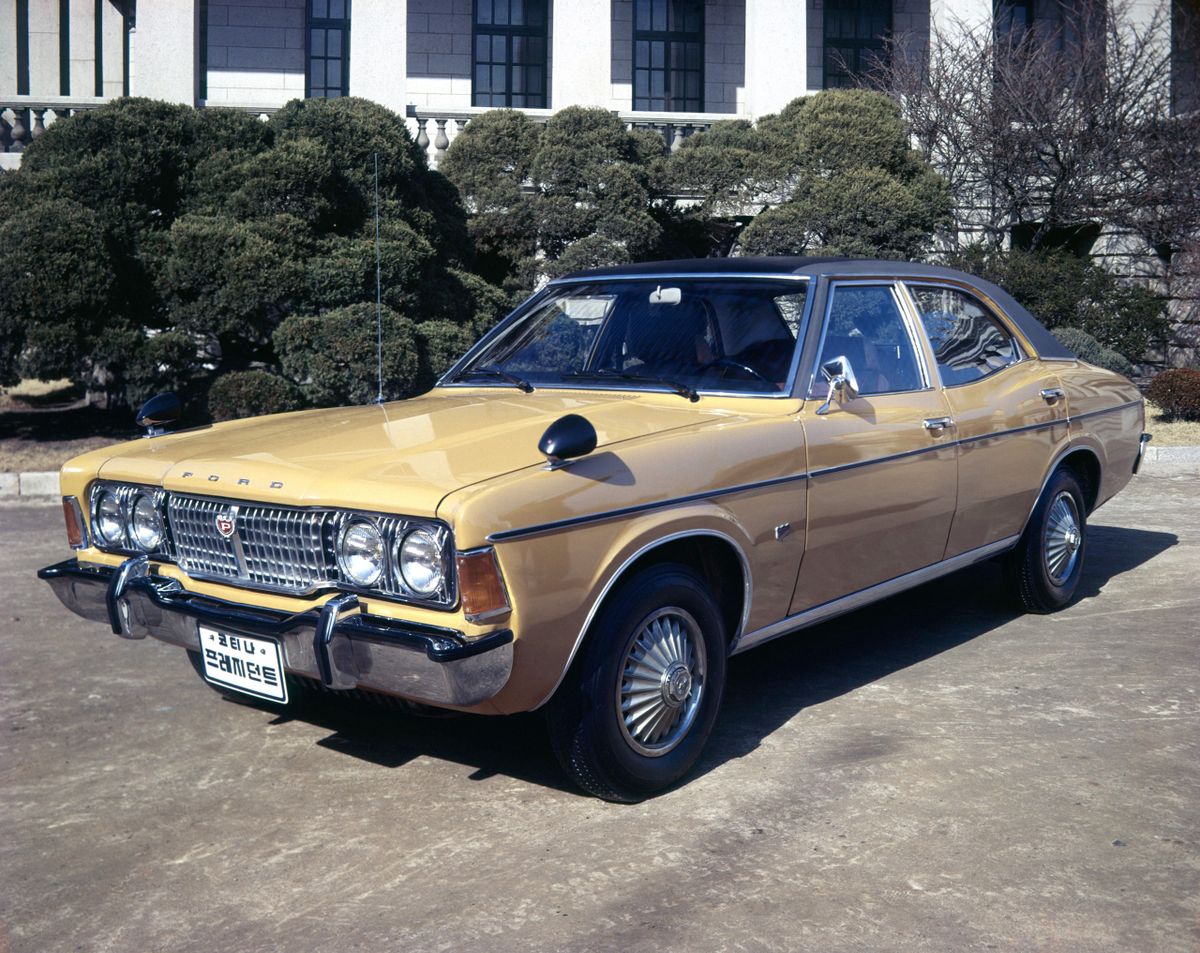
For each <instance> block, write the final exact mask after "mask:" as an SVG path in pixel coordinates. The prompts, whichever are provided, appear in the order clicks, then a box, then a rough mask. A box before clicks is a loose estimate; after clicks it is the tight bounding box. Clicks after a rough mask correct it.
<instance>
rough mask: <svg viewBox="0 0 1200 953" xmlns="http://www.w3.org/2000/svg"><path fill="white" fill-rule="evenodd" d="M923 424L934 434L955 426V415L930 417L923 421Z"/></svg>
mask: <svg viewBox="0 0 1200 953" xmlns="http://www.w3.org/2000/svg"><path fill="white" fill-rule="evenodd" d="M921 426H923V427H924V428H925V429H926V430H928V431H929V432H930V433H931V434H933V435H934V436H937V435H938V434H940V433H941V432H942V431H943V430H948V429H949V428H950V427H953V426H954V418H953V417H928V418H926V419H925V420H924V421H922V423H921Z"/></svg>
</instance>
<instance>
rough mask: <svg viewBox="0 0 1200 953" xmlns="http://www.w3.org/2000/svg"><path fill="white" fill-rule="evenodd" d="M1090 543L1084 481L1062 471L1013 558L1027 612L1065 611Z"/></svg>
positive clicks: (1017, 586)
mask: <svg viewBox="0 0 1200 953" xmlns="http://www.w3.org/2000/svg"><path fill="white" fill-rule="evenodd" d="M1086 544H1087V508H1086V506H1085V504H1084V499H1083V490H1082V489H1081V488H1080V486H1079V480H1078V479H1076V477H1075V475H1074V474H1073V473H1071V471H1070V470H1059V471H1057V472H1056V473H1055V474H1054V476H1053V477H1051V479H1050V482H1049V483H1048V484H1047V485H1046V490H1045V492H1044V493H1043V494H1042V498H1041V499H1040V500H1039V501H1038V505H1037V507H1036V508H1035V509H1034V511H1033V516H1032V517H1030V520H1029V525H1028V526H1027V527H1025V532H1024V534H1022V536H1021V541H1020V542H1019V543H1017V548H1016V549H1014V550H1013V552H1012V553H1011V554H1010V556H1009V566H1008V568H1009V574H1010V578H1011V579H1012V581H1013V584H1014V586H1015V589H1016V593H1017V598H1018V599H1019V600H1020V602H1021V605H1022V606H1023V607H1024V608H1025V610H1026V611H1027V612H1038V613H1047V612H1054V611H1055V610H1057V609H1061V608H1062V607H1063V606H1065V605H1066V604H1067V603H1068V602H1070V601H1071V599H1072V598H1073V597H1074V595H1075V589H1076V587H1078V585H1079V576H1080V573H1081V572H1082V569H1083V556H1084V550H1085V548H1086Z"/></svg>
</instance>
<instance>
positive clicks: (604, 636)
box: [547, 565, 726, 802]
mask: <svg viewBox="0 0 1200 953" xmlns="http://www.w3.org/2000/svg"><path fill="white" fill-rule="evenodd" d="M725 658H726V641H725V635H724V627H723V624H722V621H721V613H720V610H719V608H718V607H717V604H716V602H715V601H714V600H713V598H712V596H711V595H709V593H708V591H707V589H706V587H705V584H704V581H703V580H702V579H701V578H700V577H699V576H698V575H696V573H694V572H693V571H692V570H690V569H688V568H687V567H684V566H678V565H663V566H655V567H652V568H650V569H647V570H645V571H644V572H641V573H638V574H637V575H636V576H635V577H633V578H632V579H631V580H629V581H628V582H627V583H625V584H624V585H622V586H621V588H620V589H619V590H618V591H617V592H616V594H615V595H614V596H613V597H612V598H611V599H610V600H609V602H608V603H607V604H606V605H605V606H604V607H603V608H602V609H601V611H600V613H599V614H598V615H597V617H596V620H595V622H594V623H593V626H592V629H591V631H590V632H589V634H588V639H587V642H586V644H585V647H584V652H583V656H582V658H581V659H580V660H579V661H578V662H577V663H576V664H575V665H574V666H572V670H571V672H570V673H568V676H567V678H566V679H565V680H564V682H563V685H562V686H561V687H560V689H559V691H558V692H557V693H556V694H555V697H554V698H553V699H552V700H551V702H550V704H549V706H547V718H548V722H549V726H550V736H551V741H552V743H553V745H554V751H555V754H556V755H557V756H558V759H559V761H560V762H561V763H562V766H563V768H564V769H565V770H566V772H567V774H569V775H570V776H571V778H572V779H573V780H574V781H575V782H576V783H577V784H578V785H579V786H580V787H582V788H584V789H585V790H587V791H589V792H591V793H592V794H595V795H596V796H597V797H601V798H604V799H605V800H609V801H623V802H633V801H638V800H641V799H642V798H644V797H646V796H647V795H650V794H653V793H655V792H656V791H660V790H662V789H663V788H666V787H668V786H669V785H671V784H673V783H675V782H676V781H678V780H679V779H680V778H682V777H683V776H684V775H685V774H686V773H687V772H688V771H690V770H691V769H692V767H693V766H694V765H695V763H696V761H697V760H698V759H699V757H700V754H701V752H702V751H703V750H704V745H705V742H706V741H707V740H708V736H709V734H710V733H711V732H712V726H713V723H714V722H715V721H716V717H717V710H718V709H719V708H720V705H721V695H722V693H723V691H724V687H725Z"/></svg>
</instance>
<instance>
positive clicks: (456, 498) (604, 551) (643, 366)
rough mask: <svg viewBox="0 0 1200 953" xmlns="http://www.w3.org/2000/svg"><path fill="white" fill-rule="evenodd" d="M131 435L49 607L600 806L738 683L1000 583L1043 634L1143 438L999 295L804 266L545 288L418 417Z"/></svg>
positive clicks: (370, 413) (656, 783)
mask: <svg viewBox="0 0 1200 953" xmlns="http://www.w3.org/2000/svg"><path fill="white" fill-rule="evenodd" d="M140 416H141V422H142V423H143V424H145V425H146V426H148V427H149V428H150V432H151V439H143V440H139V441H135V442H132V443H128V444H123V445H119V446H117V447H110V448H107V449H104V450H100V451H95V452H93V453H89V454H85V455H83V456H81V457H77V458H76V459H74V460H72V461H71V462H69V463H68V464H67V465H66V466H65V467H64V468H63V472H62V492H63V504H64V512H65V514H66V520H67V530H68V536H69V538H70V541H71V545H72V546H73V547H74V548H75V549H76V550H77V553H76V557H75V558H74V559H71V560H68V561H66V562H63V563H60V564H58V565H55V566H50V567H47V568H46V569H44V570H42V572H41V575H42V577H43V578H45V579H47V580H48V581H49V582H50V584H51V585H52V586H53V587H54V589H55V592H56V593H57V594H58V595H59V597H60V598H61V599H62V601H63V602H64V603H65V604H66V605H67V606H69V607H70V608H72V609H73V610H74V611H76V612H78V613H79V614H80V615H83V616H84V617H86V618H89V619H93V620H96V621H99V622H106V623H108V624H109V625H110V626H111V627H112V629H113V631H114V632H116V633H117V634H119V635H121V636H123V637H126V638H142V637H145V636H146V635H152V636H154V637H156V638H159V639H163V640H165V641H168V642H171V643H174V644H176V645H179V646H181V647H183V648H185V649H187V650H188V653H189V654H190V656H191V658H192V661H193V664H194V665H195V666H196V669H197V671H198V672H199V673H200V674H201V675H202V676H203V677H204V678H205V679H206V680H207V681H208V682H210V683H211V684H212V685H213V686H214V687H215V688H217V689H218V690H220V691H222V692H225V693H229V694H233V695H237V696H239V697H246V696H249V697H253V698H257V699H259V700H261V701H263V702H265V703H269V704H285V703H286V702H287V700H288V698H289V689H290V690H291V691H292V692H293V693H294V692H295V691H296V690H297V689H298V688H301V687H305V686H308V687H313V686H317V685H320V686H322V687H324V688H326V689H329V690H335V691H338V690H348V689H363V690H367V691H372V692H379V693H383V694H388V695H393V696H397V697H400V698H403V699H407V700H409V701H412V702H418V703H422V704H425V705H434V706H439V707H443V708H452V709H458V710H464V711H473V712H480V713H490V714H506V713H512V712H520V711H531V710H535V709H541V710H543V711H544V712H545V713H546V715H547V720H548V723H549V726H550V733H551V737H552V740H553V744H554V747H555V750H556V752H557V754H558V755H559V758H560V760H561V761H562V764H563V766H564V768H565V769H566V771H567V772H568V773H569V774H570V775H571V776H572V777H573V778H574V779H575V780H576V781H577V782H578V783H579V784H580V785H581V786H582V787H584V788H586V789H587V790H589V791H591V792H593V793H594V794H597V795H599V796H601V797H604V798H608V799H612V800H636V799H638V798H641V797H644V796H646V795H648V794H651V793H653V792H655V791H658V790H661V789H662V788H664V787H666V786H668V785H670V784H673V783H675V782H676V781H678V780H679V779H680V778H682V777H683V776H684V775H685V774H686V773H687V772H688V771H689V770H690V769H691V767H692V766H693V765H694V764H695V763H696V760H697V759H698V758H699V756H700V753H701V750H702V749H703V747H704V744H705V742H706V740H707V738H708V736H709V734H710V732H711V729H712V726H713V723H714V721H715V719H716V717H717V712H718V709H719V707H720V703H721V695H722V690H723V687H724V679H725V668H726V660H727V659H728V657H729V656H731V655H733V654H735V653H737V652H741V651H744V650H746V649H749V648H752V647H754V646H755V645H759V644H761V643H763V642H765V641H767V640H769V639H773V638H775V637H777V636H781V635H784V634H786V633H789V632H793V631H796V630H797V629H800V628H803V627H804V626H807V625H811V624H813V623H816V622H820V621H822V620H825V619H829V618H831V617H833V616H836V615H838V614H840V613H843V612H848V611H850V610H853V609H855V608H858V607H859V606H862V605H865V604H867V603H869V602H872V601H875V600H877V599H882V598H885V597H887V596H889V595H892V594H894V593H896V592H899V591H901V590H903V589H906V588H909V587H911V586H915V585H919V584H921V583H924V582H927V581H929V580H930V579H934V578H937V577H939V576H943V575H945V574H947V573H951V572H954V571H955V570H958V569H961V568H963V567H965V566H968V565H971V564H972V563H975V562H978V561H980V560H983V559H989V558H992V557H1000V558H1003V559H1004V560H1005V561H1006V563H1007V565H1008V567H1009V569H1010V571H1011V572H1010V575H1011V579H1012V586H1013V591H1014V594H1015V596H1016V597H1017V598H1018V599H1019V600H1020V601H1021V603H1022V604H1023V605H1024V606H1025V607H1026V608H1027V609H1028V610H1030V611H1034V612H1049V611H1053V610H1055V609H1057V608H1060V607H1061V606H1063V605H1066V604H1067V603H1068V602H1069V601H1070V600H1071V598H1072V596H1073V594H1074V592H1075V589H1076V586H1077V584H1078V581H1079V577H1080V573H1081V571H1082V566H1083V560H1084V555H1085V551H1086V542H1087V517H1088V514H1090V513H1091V512H1092V511H1093V510H1095V509H1096V507H1098V506H1100V505H1101V504H1102V503H1104V502H1105V501H1106V500H1108V499H1109V498H1110V497H1111V496H1112V495H1113V494H1114V493H1116V492H1117V491H1118V490H1120V489H1121V488H1122V487H1123V486H1124V485H1125V484H1126V483H1127V482H1128V481H1129V479H1130V477H1131V475H1132V474H1133V473H1134V472H1136V470H1137V466H1138V463H1139V461H1140V458H1141V451H1142V447H1143V446H1144V442H1145V440H1147V439H1148V436H1147V435H1144V434H1143V433H1142V426H1143V420H1144V417H1143V406H1142V400H1141V397H1140V396H1139V394H1138V391H1137V390H1136V388H1135V387H1134V386H1133V385H1132V384H1131V383H1130V382H1129V381H1128V380H1126V379H1125V378H1123V377H1121V376H1119V375H1116V374H1113V373H1111V372H1109V371H1105V370H1102V369H1099V368H1096V367H1093V366H1090V365H1088V364H1085V363H1083V362H1082V361H1080V360H1078V359H1077V358H1075V357H1074V356H1073V355H1072V354H1071V353H1069V352H1068V351H1066V350H1065V349H1064V348H1063V347H1062V345H1060V344H1059V343H1058V342H1057V340H1056V339H1055V338H1054V337H1053V336H1052V335H1050V334H1049V332H1047V331H1046V329H1045V328H1044V327H1042V326H1041V325H1040V324H1039V323H1038V322H1037V321H1036V320H1035V319H1034V318H1033V317H1032V316H1031V315H1029V314H1028V312H1026V311H1025V310H1024V309H1023V308H1022V307H1021V306H1020V305H1018V304H1017V303H1016V302H1015V301H1014V300H1013V299H1012V298H1011V297H1010V296H1009V295H1007V294H1006V293H1005V292H1004V291H1002V290H1001V289H1000V288H997V287H995V286H993V285H991V284H988V283H987V282H983V281H980V280H978V279H975V278H972V277H970V276H968V275H964V274H961V273H959V272H954V271H949V270H947V269H942V268H936V267H931V266H922V265H910V264H903V263H898V262H882V261H845V260H837V259H811V258H810V259H789V258H778V259H724V260H697V261H686V262H664V263H652V264H644V265H635V266H627V267H622V268H608V269H598V270H595V271H590V272H584V273H579V274H576V275H571V276H568V277H566V278H562V279H559V280H558V281H555V282H552V283H551V284H550V285H548V286H547V287H546V288H544V289H543V290H542V291H541V292H539V293H538V294H536V295H535V296H534V297H533V298H531V299H530V300H529V301H528V302H526V303H525V304H524V305H523V306H522V307H520V308H519V309H517V311H515V312H514V313H513V314H512V315H510V316H509V318H507V319H506V320H505V321H504V322H502V323H501V324H500V325H499V326H497V327H496V328H495V329H494V330H493V331H492V332H490V333H489V334H488V335H487V336H486V337H485V338H484V339H483V340H482V341H480V342H479V344H477V345H476V346H475V347H474V348H473V349H472V350H471V351H470V352H469V353H468V354H467V355H466V356H465V357H464V358H463V359H462V360H461V361H460V362H459V363H458V364H457V365H455V367H453V368H452V369H451V370H450V371H449V372H448V373H447V374H446V375H445V376H444V377H443V378H442V380H441V381H440V382H439V384H438V385H437V386H436V387H435V388H434V389H433V390H431V391H430V392H429V393H428V394H426V395H424V396H423V397H420V398H416V399H414V400H409V401H404V402H399V403H392V404H382V405H372V406H367V407H352V408H338V409H333V410H314V411H304V412H299V413H293V414H281V415H276V416H271V417H263V418H257V419H252V420H244V421H237V422H231V423H225V424H216V425H213V426H211V427H205V428H198V429H193V430H181V431H176V432H167V431H168V430H169V429H170V426H171V425H172V424H173V423H174V421H175V418H177V417H178V403H177V402H176V401H174V400H173V399H172V398H171V397H170V396H169V395H164V396H162V397H160V398H156V399H155V400H154V401H151V402H150V404H149V405H147V407H145V408H143V411H142V414H141V415H140Z"/></svg>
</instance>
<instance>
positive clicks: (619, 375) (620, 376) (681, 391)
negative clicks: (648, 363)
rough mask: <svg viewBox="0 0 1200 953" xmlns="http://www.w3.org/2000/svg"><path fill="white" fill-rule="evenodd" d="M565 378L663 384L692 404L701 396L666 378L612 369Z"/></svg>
mask: <svg viewBox="0 0 1200 953" xmlns="http://www.w3.org/2000/svg"><path fill="white" fill-rule="evenodd" d="M563 377H573V378H576V379H584V380H587V379H590V380H613V379H615V380H621V381H633V382H634V383H641V384H661V385H662V386H663V387H665V388H667V389H668V390H672V391H674V392H675V393H676V394H678V395H679V396H680V397H686V398H687V399H688V400H690V401H691V402H692V403H695V402H696V401H698V400H699V399H700V395H699V394H698V393H696V391H695V390H693V389H692V388H691V387H688V386H687V384H681V383H679V382H678V381H673V380H670V379H669V378H666V377H655V376H653V375H652V374H631V373H629V372H628V371H614V370H613V369H612V368H608V367H601V368H597V369H596V370H594V371H572V372H571V373H569V374H564V375H563Z"/></svg>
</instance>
